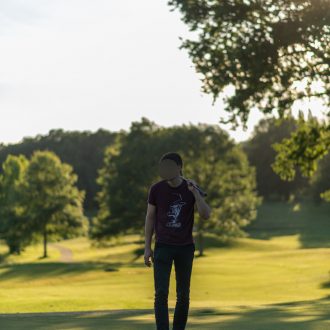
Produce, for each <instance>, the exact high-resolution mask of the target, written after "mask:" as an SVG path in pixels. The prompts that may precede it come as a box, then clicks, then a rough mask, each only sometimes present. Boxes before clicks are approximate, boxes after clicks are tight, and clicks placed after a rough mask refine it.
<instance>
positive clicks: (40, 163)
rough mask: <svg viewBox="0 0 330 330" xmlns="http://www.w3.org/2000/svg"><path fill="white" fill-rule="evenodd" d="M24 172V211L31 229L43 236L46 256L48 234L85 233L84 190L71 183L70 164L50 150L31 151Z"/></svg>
mask: <svg viewBox="0 0 330 330" xmlns="http://www.w3.org/2000/svg"><path fill="white" fill-rule="evenodd" d="M25 174H26V175H25V177H24V196H25V200H26V205H28V210H27V212H28V214H29V217H30V218H31V221H32V222H33V227H34V230H35V231H36V232H38V233H40V234H41V235H42V237H43V245H44V254H43V257H44V258H46V257H47V256H48V255H47V242H48V238H49V236H51V237H52V238H56V237H61V238H71V237H74V236H77V235H81V234H85V233H87V230H88V220H87V218H86V217H85V216H84V214H83V207H82V203H83V199H84V195H85V192H84V191H80V190H78V189H77V188H76V187H75V186H74V184H75V183H76V181H77V175H76V174H74V173H73V170H72V167H71V166H70V165H68V164H66V163H62V162H61V160H60V159H59V158H58V157H57V156H56V154H55V153H53V152H51V151H45V150H44V151H40V150H37V151H35V152H34V153H33V154H32V157H31V160H30V162H29V165H28V167H27V170H26V172H25Z"/></svg>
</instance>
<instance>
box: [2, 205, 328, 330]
mask: <svg viewBox="0 0 330 330" xmlns="http://www.w3.org/2000/svg"><path fill="white" fill-rule="evenodd" d="M247 230H248V232H249V235H250V237H247V238H240V239H237V240H236V241H233V242H232V243H230V244H229V245H227V246H222V244H221V242H220V241H219V240H218V239H217V238H216V237H215V236H213V235H208V236H207V237H206V239H205V244H206V251H205V256H203V257H197V253H198V251H197V250H196V258H195V260H194V267H193V274H192V281H191V305H190V314H189V319H188V324H189V326H187V330H189V329H225V330H232V329H237V330H241V329H242V330H274V329H276V330H277V329H278V330H285V329H290V330H291V329H306V330H321V329H322V330H326V329H330V273H329V271H330V206H329V205H321V206H320V207H316V206H314V205H312V204H311V203H304V204H303V205H301V206H300V209H299V208H298V207H297V208H296V209H295V210H292V209H291V208H290V206H288V205H286V204H281V203H266V204H264V205H262V206H261V207H260V208H259V214H258V219H257V220H256V221H255V222H254V223H253V224H251V225H250V226H249V227H248V228H247ZM197 248H198V246H197ZM5 251H6V247H5V246H4V245H2V246H0V253H5ZM142 253H143V242H141V241H139V240H138V236H134V235H132V236H126V237H122V238H120V239H119V240H118V241H115V240H114V241H112V242H111V244H109V246H107V247H102V248H96V247H92V246H91V245H90V242H89V241H88V240H87V239H86V238H76V239H72V240H66V241H62V242H58V243H56V244H54V245H50V246H49V254H50V257H49V258H48V259H47V260H42V259H39V256H41V255H42V246H41V245H37V246H33V247H29V248H28V249H27V250H26V252H24V253H23V255H22V256H18V257H16V256H15V257H9V258H7V259H4V261H2V263H1V264H0V284H1V290H0V313H2V315H0V329H5V330H7V329H8V330H9V329H75V330H77V329H97V330H98V329H123V330H124V329H125V330H126V329H127V330H134V329H143V330H148V329H150V330H151V329H155V324H154V314H153V297H154V292H153V269H152V268H147V267H146V266H145V265H144V263H143V255H142ZM174 305H175V272H174V265H173V269H172V274H171V282H170V295H169V307H170V324H171V323H172V318H173V308H174ZM81 311H86V312H85V313H81ZM87 311H89V312H87ZM63 312H76V313H63ZM8 313H10V314H11V315H8ZM16 313H21V314H20V315H17V314H16ZM25 313H27V314H25ZM34 313H36V314H34Z"/></svg>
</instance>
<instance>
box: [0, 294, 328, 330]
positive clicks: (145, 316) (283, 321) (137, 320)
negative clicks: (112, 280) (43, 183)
mask: <svg viewBox="0 0 330 330" xmlns="http://www.w3.org/2000/svg"><path fill="white" fill-rule="evenodd" d="M234 307H235V308H234V310H230V309H228V308H226V309H214V308H190V311H189V317H188V324H187V327H186V329H187V330H197V329H198V330H200V329H203V330H204V329H208V330H241V329H244V330H286V329H290V330H316V329H329V328H330V296H327V297H324V298H321V299H317V300H308V301H292V302H287V303H279V304H270V305H264V306H261V307H249V306H234ZM231 309H232V308H231ZM169 311H170V325H171V324H172V319H173V312H174V310H173V308H169ZM0 322H1V325H2V326H3V327H4V329H6V330H11V329H34V330H42V329H49V330H53V329H63V330H65V329H76V330H78V329H82V330H92V329H98V330H103V329H112V330H115V329H118V330H119V329H120V330H132V329H134V330H142V329H143V330H154V329H155V321H154V311H153V309H141V310H109V311H95V312H75V313H71V314H68V313H40V314H33V313H29V314H19V315H17V314H12V315H0ZM322 326H323V327H322Z"/></svg>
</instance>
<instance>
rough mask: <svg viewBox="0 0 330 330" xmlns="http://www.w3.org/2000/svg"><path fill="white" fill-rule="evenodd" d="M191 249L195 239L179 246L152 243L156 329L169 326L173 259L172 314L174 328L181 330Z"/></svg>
mask: <svg viewBox="0 0 330 330" xmlns="http://www.w3.org/2000/svg"><path fill="white" fill-rule="evenodd" d="M194 252H195V244H194V243H191V244H188V245H182V246H179V245H169V244H165V243H158V242H156V243H155V248H154V286H155V301H154V310H155V318H156V325H157V330H169V314H168V293H169V284H170V275H171V270H172V263H173V260H174V268H175V277H176V305H175V311H174V318H173V330H184V329H185V327H186V323H187V318H188V311H189V302H190V295H189V294H190V278H191V272H192V265H193V259H194Z"/></svg>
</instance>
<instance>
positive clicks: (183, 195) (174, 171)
mask: <svg viewBox="0 0 330 330" xmlns="http://www.w3.org/2000/svg"><path fill="white" fill-rule="evenodd" d="M182 166H183V162H182V158H181V157H180V155H179V154H178V153H175V152H168V153H166V154H164V155H163V156H162V157H161V159H160V161H159V173H160V176H161V177H162V178H164V179H163V180H161V181H158V182H156V183H154V184H152V185H151V187H150V189H149V193H148V208H147V216H146V223H145V251H144V262H145V265H146V266H148V267H150V266H151V262H150V259H151V260H152V262H153V264H154V287H155V301H154V310H155V318H156V325H157V330H169V314H168V292H169V281H170V274H171V269H172V263H173V261H174V267H175V275H176V298H177V299H176V305H175V312H174V319H173V330H184V329H185V327H186V323H187V318H188V311H189V301H190V295H189V293H190V278H191V272H192V264H193V259H194V252H195V241H194V238H193V235H192V230H193V224H194V206H195V204H196V205H197V209H198V212H199V214H200V216H201V218H203V219H208V218H209V217H210V213H211V209H210V207H209V206H208V204H207V203H206V202H205V200H204V198H203V197H202V195H201V194H200V192H199V191H198V189H196V188H195V187H194V186H193V185H195V186H196V183H195V181H193V180H189V179H187V181H186V180H184V179H183V178H182ZM154 231H155V248H154V252H153V251H152V249H151V241H152V235H153V232H154Z"/></svg>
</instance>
